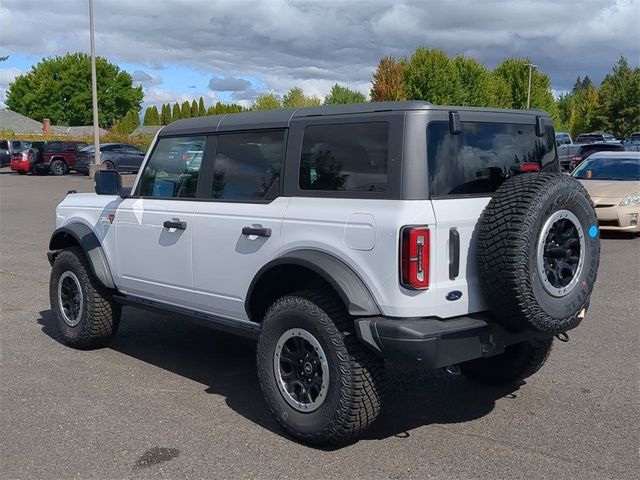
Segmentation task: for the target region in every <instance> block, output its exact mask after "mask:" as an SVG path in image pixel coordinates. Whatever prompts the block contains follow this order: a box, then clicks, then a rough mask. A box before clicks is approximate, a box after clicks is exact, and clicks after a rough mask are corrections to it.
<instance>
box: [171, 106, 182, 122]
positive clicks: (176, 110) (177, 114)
mask: <svg viewBox="0 0 640 480" xmlns="http://www.w3.org/2000/svg"><path fill="white" fill-rule="evenodd" d="M181 118H182V112H181V111H180V104H179V103H178V102H176V103H174V104H173V110H172V111H171V120H172V121H176V120H180V119H181Z"/></svg>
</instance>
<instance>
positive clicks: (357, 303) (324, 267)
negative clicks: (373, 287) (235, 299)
mask: <svg viewBox="0 0 640 480" xmlns="http://www.w3.org/2000/svg"><path fill="white" fill-rule="evenodd" d="M281 265H298V266H301V267H305V268H308V269H309V270H311V271H313V272H314V273H316V274H318V275H319V276H320V277H322V278H323V279H324V280H325V281H326V282H327V283H328V284H329V285H331V287H333V289H334V290H335V291H336V293H338V295H339V296H340V298H341V299H342V301H343V302H344V304H345V306H346V308H347V310H348V312H349V314H351V315H354V316H360V317H364V316H377V315H380V314H381V312H380V309H379V308H378V305H377V303H376V301H375V300H374V298H373V295H372V294H371V292H370V291H369V289H368V288H367V286H366V285H365V283H364V282H363V281H362V279H361V278H360V277H359V276H358V274H357V273H356V272H354V271H353V269H352V268H351V267H349V266H348V265H347V264H346V263H344V262H343V261H342V260H340V259H338V258H336V257H334V256H333V255H330V254H328V253H325V252H321V251H318V250H295V251H292V252H289V253H286V254H284V255H282V256H281V257H278V258H276V259H275V260H272V261H271V262H269V263H267V264H266V265H265V266H263V267H262V268H261V269H260V270H259V271H258V273H256V275H255V276H254V277H253V280H252V281H251V284H250V285H249V290H248V291H247V296H246V298H245V310H246V311H247V313H248V314H249V310H250V309H249V305H250V302H251V297H252V295H253V293H254V290H255V287H256V285H257V284H258V282H259V281H260V279H261V277H262V276H263V275H264V274H265V273H267V272H268V271H269V270H271V269H272V268H274V267H277V266H281Z"/></svg>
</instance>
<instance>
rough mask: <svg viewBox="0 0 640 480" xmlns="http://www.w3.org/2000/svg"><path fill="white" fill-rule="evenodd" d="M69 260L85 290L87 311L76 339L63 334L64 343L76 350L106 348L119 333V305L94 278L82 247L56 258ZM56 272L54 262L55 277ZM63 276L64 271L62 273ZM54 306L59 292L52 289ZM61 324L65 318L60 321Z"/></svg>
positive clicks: (66, 250) (64, 252)
mask: <svg viewBox="0 0 640 480" xmlns="http://www.w3.org/2000/svg"><path fill="white" fill-rule="evenodd" d="M64 260H67V261H68V262H70V263H71V264H72V265H74V273H75V274H76V276H77V277H78V280H80V282H81V284H82V286H83V287H84V291H83V294H84V297H85V305H84V308H85V309H86V314H85V319H86V321H81V322H80V324H78V325H77V326H76V327H75V328H78V329H80V330H79V332H78V334H77V336H75V337H74V338H69V337H67V336H65V335H64V334H63V332H61V333H62V334H63V338H64V340H65V342H66V343H67V344H68V345H70V346H72V347H75V348H79V349H91V348H98V347H103V346H105V345H107V344H108V343H109V341H110V340H111V338H112V337H113V335H114V334H115V333H116V331H117V329H118V326H119V322H120V305H118V304H117V303H116V302H115V301H114V300H113V299H112V295H111V291H110V290H109V289H107V288H105V287H104V286H103V285H102V284H101V283H100V282H99V281H98V280H97V279H96V278H95V276H94V274H93V272H92V270H91V266H90V265H89V261H88V260H87V258H86V257H85V255H84V252H83V251H82V249H81V248H79V247H71V248H68V249H65V250H63V251H62V252H60V253H59V254H58V255H57V256H56V263H57V262H59V261H64ZM55 273H56V267H55V263H54V267H53V270H52V272H51V274H52V276H53V275H54V274H55ZM61 273H62V272H61ZM51 295H52V299H51V303H52V306H53V305H54V302H57V290H56V291H54V286H53V282H52V286H51ZM59 321H60V322H62V319H60V320H59Z"/></svg>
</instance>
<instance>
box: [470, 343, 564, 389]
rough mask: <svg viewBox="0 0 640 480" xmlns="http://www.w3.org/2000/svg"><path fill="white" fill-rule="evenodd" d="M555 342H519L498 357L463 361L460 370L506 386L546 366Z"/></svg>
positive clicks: (494, 383) (483, 380)
mask: <svg viewBox="0 0 640 480" xmlns="http://www.w3.org/2000/svg"><path fill="white" fill-rule="evenodd" d="M552 345H553V338H547V339H544V340H537V339H534V340H527V341H525V342H521V343H516V344H514V345H509V346H508V347H507V348H505V350H504V352H503V353H501V354H500V355H496V356H495V357H488V358H478V359H476V360H471V361H469V362H465V363H462V364H460V371H461V372H462V374H463V375H465V376H466V377H468V378H470V379H471V380H474V381H476V382H478V383H484V384H487V385H506V384H509V383H513V382H516V381H518V380H524V379H525V378H528V377H530V376H531V375H533V374H534V373H536V372H537V371H538V370H540V369H541V368H542V366H543V365H544V364H545V362H546V361H547V358H549V354H550V353H551V347H552Z"/></svg>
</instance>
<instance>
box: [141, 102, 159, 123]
mask: <svg viewBox="0 0 640 480" xmlns="http://www.w3.org/2000/svg"><path fill="white" fill-rule="evenodd" d="M142 124H143V125H160V115H159V114H158V108H157V107H156V106H155V105H154V106H152V107H148V108H147V109H146V110H145V112H144V120H143V122H142Z"/></svg>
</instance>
